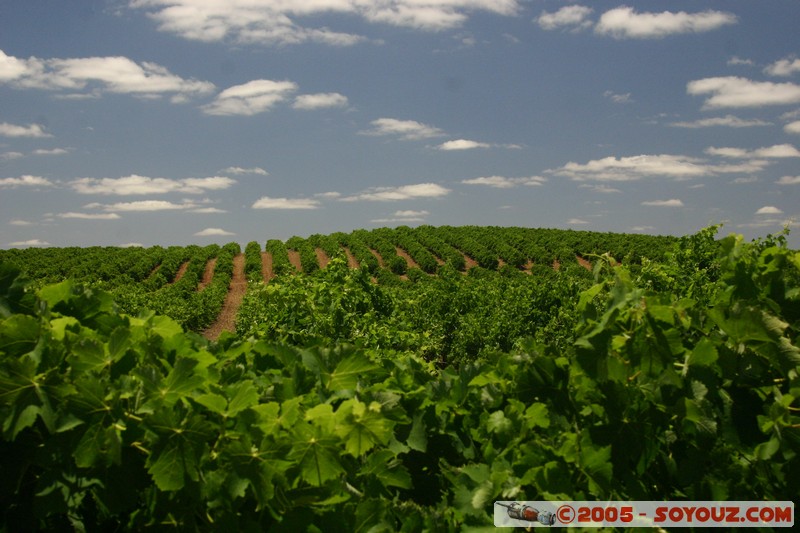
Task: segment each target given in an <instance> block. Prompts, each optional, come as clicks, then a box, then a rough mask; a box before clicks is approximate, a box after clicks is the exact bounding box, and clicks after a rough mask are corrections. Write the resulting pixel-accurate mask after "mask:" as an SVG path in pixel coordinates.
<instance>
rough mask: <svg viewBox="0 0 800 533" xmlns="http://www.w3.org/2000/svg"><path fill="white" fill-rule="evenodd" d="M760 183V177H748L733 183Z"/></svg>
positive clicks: (737, 179)
mask: <svg viewBox="0 0 800 533" xmlns="http://www.w3.org/2000/svg"><path fill="white" fill-rule="evenodd" d="M759 181H760V180H759V179H758V176H748V177H746V178H736V179H735V180H733V181H732V182H731V183H734V184H736V185H743V184H747V183H758V182H759Z"/></svg>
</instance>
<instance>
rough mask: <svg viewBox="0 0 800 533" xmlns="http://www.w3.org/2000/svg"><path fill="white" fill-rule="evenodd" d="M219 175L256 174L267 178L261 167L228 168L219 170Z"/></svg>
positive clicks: (266, 173) (267, 173)
mask: <svg viewBox="0 0 800 533" xmlns="http://www.w3.org/2000/svg"><path fill="white" fill-rule="evenodd" d="M220 173H221V174H234V175H240V174H256V175H259V176H269V172H267V171H266V170H264V169H263V168H261V167H252V168H243V167H228V168H223V169H222V170H220Z"/></svg>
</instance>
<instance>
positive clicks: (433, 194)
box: [342, 183, 450, 202]
mask: <svg viewBox="0 0 800 533" xmlns="http://www.w3.org/2000/svg"><path fill="white" fill-rule="evenodd" d="M449 193H450V189H446V188H444V187H442V186H441V185H437V184H435V183H418V184H415V185H402V186H400V187H372V188H370V189H367V190H366V191H363V192H361V193H359V194H356V195H354V196H348V197H346V198H342V201H345V202H353V201H358V200H366V201H376V202H391V201H396V200H409V199H411V198H437V197H440V196H445V195H447V194H449Z"/></svg>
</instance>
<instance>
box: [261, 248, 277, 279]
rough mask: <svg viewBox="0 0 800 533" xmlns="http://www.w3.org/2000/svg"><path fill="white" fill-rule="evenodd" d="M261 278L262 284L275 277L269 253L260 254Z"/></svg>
mask: <svg viewBox="0 0 800 533" xmlns="http://www.w3.org/2000/svg"><path fill="white" fill-rule="evenodd" d="M261 276H262V277H263V278H264V283H269V280H271V279H272V278H273V277H274V276H275V274H274V273H273V272H272V254H271V253H269V252H261Z"/></svg>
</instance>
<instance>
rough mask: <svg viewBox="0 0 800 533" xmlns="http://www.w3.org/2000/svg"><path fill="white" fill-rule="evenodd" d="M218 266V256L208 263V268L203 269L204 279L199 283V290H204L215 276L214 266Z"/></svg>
mask: <svg viewBox="0 0 800 533" xmlns="http://www.w3.org/2000/svg"><path fill="white" fill-rule="evenodd" d="M215 266H217V258H216V257H214V258H212V259H209V260H208V263H206V269H205V270H204V271H203V279H202V280H200V283H198V284H197V290H198V291H202V290H203V289H205V288H206V287H207V286H208V284H209V283H211V280H212V279H213V278H214V267H215Z"/></svg>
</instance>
